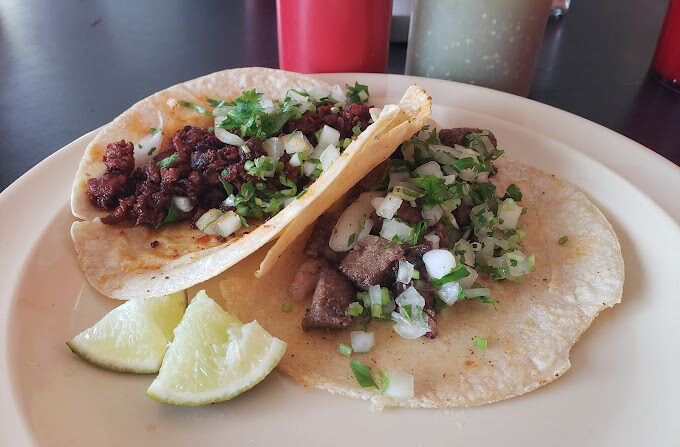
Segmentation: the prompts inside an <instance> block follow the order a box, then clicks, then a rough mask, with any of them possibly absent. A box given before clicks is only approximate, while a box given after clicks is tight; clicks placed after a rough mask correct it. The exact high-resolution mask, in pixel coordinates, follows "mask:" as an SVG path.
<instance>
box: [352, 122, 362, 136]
mask: <svg viewBox="0 0 680 447" xmlns="http://www.w3.org/2000/svg"><path fill="white" fill-rule="evenodd" d="M352 135H354V136H355V137H358V136H359V135H361V123H357V124H356V126H354V127H352Z"/></svg>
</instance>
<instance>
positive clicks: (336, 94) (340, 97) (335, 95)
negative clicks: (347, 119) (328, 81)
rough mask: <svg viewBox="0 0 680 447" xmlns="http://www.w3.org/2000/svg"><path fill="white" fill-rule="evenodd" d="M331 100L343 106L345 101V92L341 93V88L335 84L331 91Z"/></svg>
mask: <svg viewBox="0 0 680 447" xmlns="http://www.w3.org/2000/svg"><path fill="white" fill-rule="evenodd" d="M331 99H332V100H333V101H335V102H336V103H341V104H344V103H345V100H346V99H347V97H346V96H345V92H343V91H342V88H341V87H340V86H339V85H337V84H335V85H334V86H333V88H332V89H331Z"/></svg>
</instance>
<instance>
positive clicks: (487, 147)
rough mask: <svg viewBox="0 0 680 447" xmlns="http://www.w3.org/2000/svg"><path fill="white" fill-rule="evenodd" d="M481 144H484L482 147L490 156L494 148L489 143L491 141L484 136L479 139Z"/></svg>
mask: <svg viewBox="0 0 680 447" xmlns="http://www.w3.org/2000/svg"><path fill="white" fill-rule="evenodd" d="M481 140H482V143H484V147H485V148H486V153H487V154H490V153H491V152H492V151H493V150H495V149H496V148H495V147H494V146H493V143H491V139H490V138H489V137H487V136H486V135H485V136H483V137H482V138H481Z"/></svg>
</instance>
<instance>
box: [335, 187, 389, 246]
mask: <svg viewBox="0 0 680 447" xmlns="http://www.w3.org/2000/svg"><path fill="white" fill-rule="evenodd" d="M380 196H382V193H380V192H377V191H374V192H365V193H363V194H361V195H360V196H359V198H358V199H357V200H355V201H354V202H353V203H352V204H350V205H349V206H348V207H347V208H346V209H345V211H343V213H342V215H341V216H340V218H339V219H338V222H337V223H336V224H335V228H334V229H333V232H332V233H331V237H330V240H329V241H328V245H329V246H330V248H331V250H333V251H349V249H351V248H352V247H354V244H356V243H357V242H358V239H359V238H358V237H357V235H359V234H360V232H361V230H362V228H361V223H362V222H363V223H364V227H366V226H367V225H368V221H369V220H370V219H368V216H369V215H370V214H371V212H373V206H371V200H373V199H374V198H376V197H380ZM371 225H372V222H371ZM369 231H370V230H369ZM352 234H354V235H355V240H354V242H353V243H352V244H349V239H350V236H351V235H352Z"/></svg>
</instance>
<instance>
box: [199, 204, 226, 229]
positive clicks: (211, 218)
mask: <svg viewBox="0 0 680 447" xmlns="http://www.w3.org/2000/svg"><path fill="white" fill-rule="evenodd" d="M222 214H223V213H222V211H220V210H218V209H217V208H212V209H209V210H208V211H206V212H205V213H203V214H202V215H201V217H199V218H198V220H197V221H196V228H198V229H199V230H201V231H202V232H203V233H205V232H206V230H207V229H208V227H210V226H212V224H213V222H215V221H216V220H217V219H218V218H219V217H220V216H222Z"/></svg>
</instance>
